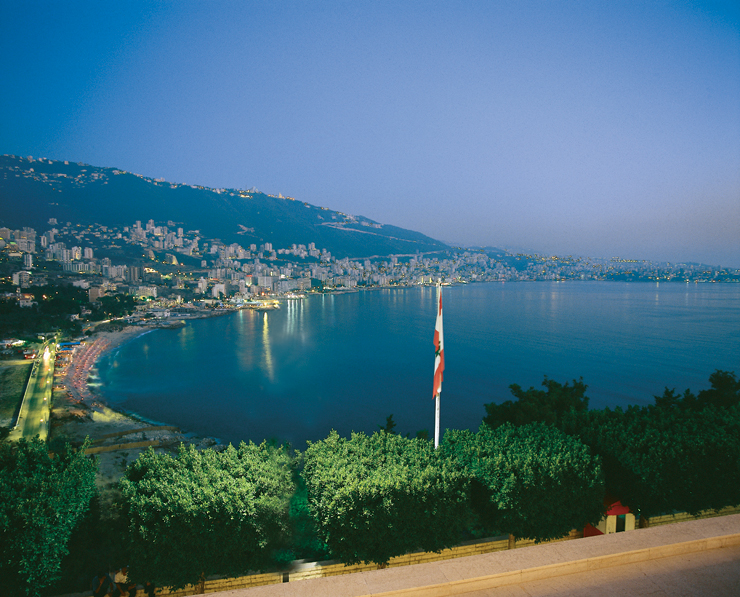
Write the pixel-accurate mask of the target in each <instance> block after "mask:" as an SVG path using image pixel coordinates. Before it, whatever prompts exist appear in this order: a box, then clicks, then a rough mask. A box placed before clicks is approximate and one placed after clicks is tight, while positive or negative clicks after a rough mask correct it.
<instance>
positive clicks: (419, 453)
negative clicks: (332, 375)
mask: <svg viewBox="0 0 740 597" xmlns="http://www.w3.org/2000/svg"><path fill="white" fill-rule="evenodd" d="M303 459H304V468H303V478H304V479H305V481H306V487H307V489H308V504H309V509H310V511H311V514H312V516H313V517H314V519H315V521H316V525H317V528H318V533H319V537H320V539H321V540H323V541H324V542H325V543H326V544H327V546H328V547H329V550H330V551H331V553H332V555H333V556H334V557H336V558H338V559H340V560H341V561H342V562H344V563H345V564H354V563H358V562H365V563H369V562H375V563H377V564H381V565H382V564H385V563H387V562H388V560H389V559H390V558H392V557H394V556H399V555H403V554H405V553H408V552H410V551H414V550H418V549H423V550H426V551H440V550H442V549H443V548H445V547H449V546H450V545H454V544H455V543H457V542H458V541H459V540H460V536H461V532H462V530H463V529H464V526H465V523H466V521H467V512H468V510H467V494H466V491H467V485H468V481H467V479H466V478H465V476H464V475H463V474H462V473H461V472H460V471H459V470H457V469H456V468H455V467H454V466H453V465H452V463H450V462H449V461H447V460H446V459H445V458H443V457H442V456H441V454H440V453H439V452H438V451H435V450H434V448H433V447H432V445H431V444H430V443H429V442H427V441H423V440H417V439H409V438H405V437H401V436H399V435H396V434H390V433H386V432H385V431H378V432H376V433H374V434H373V435H372V436H370V437H368V436H366V435H365V434H364V433H353V434H352V436H351V438H350V439H345V438H342V437H339V435H338V434H337V432H336V431H332V432H331V433H330V434H329V436H328V437H327V438H326V439H324V440H321V441H318V442H315V443H312V442H309V445H308V448H307V449H306V452H305V453H304V455H303Z"/></svg>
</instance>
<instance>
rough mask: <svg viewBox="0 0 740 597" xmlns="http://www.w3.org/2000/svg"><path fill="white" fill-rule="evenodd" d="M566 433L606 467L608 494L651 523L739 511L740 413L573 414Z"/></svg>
mask: <svg viewBox="0 0 740 597" xmlns="http://www.w3.org/2000/svg"><path fill="white" fill-rule="evenodd" d="M564 430H565V431H566V432H568V433H572V434H574V435H577V436H578V437H579V438H580V439H581V440H582V441H583V442H584V443H586V444H588V445H589V446H591V448H592V450H593V451H594V452H596V453H597V454H599V455H600V456H601V457H602V458H603V461H604V470H605V473H606V479H607V488H608V490H609V492H610V493H611V494H613V495H615V496H617V497H619V499H620V500H621V501H622V503H623V504H625V505H627V506H629V507H630V508H631V509H632V510H633V511H635V512H638V513H641V514H643V515H645V516H653V515H656V514H664V513H667V512H673V511H681V512H689V513H691V514H698V513H699V512H700V511H702V510H708V509H715V510H718V509H721V508H724V507H726V506H736V505H738V504H740V406H734V407H731V408H717V407H714V406H708V407H705V408H703V409H701V410H693V409H689V410H687V409H681V408H665V407H661V406H650V407H643V408H640V407H636V406H632V407H629V408H628V409H627V410H625V411H622V410H621V409H619V408H617V409H615V410H611V409H608V408H606V409H604V410H595V411H589V412H588V413H579V414H577V415H576V414H574V415H573V416H572V417H571V418H570V419H568V420H566V421H565V423H564Z"/></svg>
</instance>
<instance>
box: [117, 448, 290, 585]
mask: <svg viewBox="0 0 740 597" xmlns="http://www.w3.org/2000/svg"><path fill="white" fill-rule="evenodd" d="M291 464H292V459H291V457H290V456H289V454H288V452H287V450H286V449H285V448H282V447H281V448H274V447H272V446H268V445H267V444H266V443H265V442H263V443H262V444H260V445H259V446H257V445H255V444H253V443H251V442H250V443H249V444H245V443H244V442H242V443H241V444H240V445H239V447H238V448H234V447H233V446H231V445H229V447H228V448H227V449H225V450H223V451H221V452H217V451H214V450H211V449H208V450H203V451H198V450H196V449H195V448H194V447H193V446H189V447H185V446H184V445H182V444H181V445H180V448H179V451H178V455H177V457H176V458H174V457H172V456H170V455H168V454H157V453H156V452H154V450H152V449H151V448H150V449H149V450H148V451H146V452H144V453H143V454H142V455H141V456H139V458H138V459H137V460H136V462H134V463H133V464H132V465H131V466H129V467H128V469H127V470H126V473H125V475H124V478H123V479H122V480H121V493H122V511H123V514H124V516H126V517H127V518H128V520H129V529H130V539H131V541H132V547H134V548H133V549H131V561H130V562H129V573H130V577H131V578H132V580H134V581H137V582H144V581H151V582H154V583H155V584H156V585H157V586H167V587H175V588H180V587H183V586H185V585H187V584H194V583H197V582H198V581H199V580H200V579H201V577H202V576H203V575H205V576H209V575H212V574H222V575H227V576H238V575H240V574H244V573H246V572H248V571H249V570H254V569H259V568H261V567H264V566H267V565H269V563H270V561H271V560H270V558H271V555H272V550H273V549H276V548H279V547H281V546H282V542H283V541H284V539H285V537H286V534H287V531H288V526H289V523H288V514H289V507H290V497H291V495H292V494H293V492H294V485H293V481H292V477H291Z"/></svg>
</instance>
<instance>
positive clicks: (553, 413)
mask: <svg viewBox="0 0 740 597" xmlns="http://www.w3.org/2000/svg"><path fill="white" fill-rule="evenodd" d="M542 385H543V386H545V387H546V388H547V391H546V392H545V391H543V390H536V389H535V388H529V389H528V390H526V391H524V390H522V388H521V386H518V385H517V384H512V385H510V386H509V387H510V388H511V393H512V394H513V395H514V396H515V397H516V399H517V400H516V402H513V401H511V400H507V401H506V402H504V403H502V404H495V403H490V404H485V405H484V406H485V408H486V413H487V414H486V416H485V417H484V419H483V422H484V423H485V424H486V425H488V426H489V427H491V428H492V429H495V428H496V427H499V426H500V425H503V424H504V423H513V424H514V425H526V424H527V423H534V422H535V421H539V422H542V423H547V424H549V425H555V426H558V425H559V423H560V421H561V420H562V418H563V416H564V415H565V414H566V413H568V412H570V410H571V409H572V410H576V411H578V412H583V411H586V410H587V409H588V397H587V396H586V389H587V388H588V386H587V385H585V384H584V383H583V378H581V379H580V380H578V381H576V380H575V379H574V380H573V385H572V386H571V385H568V382H566V383H565V385H562V384H559V383H558V382H556V381H554V380H552V379H548V378H547V377H545V379H544V381H543V382H542Z"/></svg>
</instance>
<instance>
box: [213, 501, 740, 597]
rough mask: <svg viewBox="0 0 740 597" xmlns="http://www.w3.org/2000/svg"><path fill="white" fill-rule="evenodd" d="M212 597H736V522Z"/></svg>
mask: <svg viewBox="0 0 740 597" xmlns="http://www.w3.org/2000/svg"><path fill="white" fill-rule="evenodd" d="M211 594H212V595H214V597H216V596H217V597H308V596H320V597H364V596H370V595H373V596H376V597H422V596H423V597H442V596H448V595H468V596H469V597H484V596H485V597H504V596H505V597H520V596H521V597H525V596H530V597H534V596H537V597H545V596H548V595H553V596H554V595H562V596H565V595H574V596H583V597H585V596H587V595H588V596H591V595H599V594H602V595H637V596H640V595H652V596H663V595H666V596H667V595H670V596H684V595H685V596H692V597H693V596H701V595H707V596H710V595H711V596H712V597H724V596H730V595H732V596H737V595H740V514H734V515H730V516H721V517H717V518H709V519H703V520H692V521H688V522H681V523H676V524H669V525H664V526H659V527H654V528H649V529H640V530H635V531H629V532H625V533H617V534H612V535H603V536H599V537H589V538H585V539H578V540H575V541H564V542H559V543H551V544H545V545H536V546H531V547H524V548H521V549H515V550H510V551H499V552H495V553H487V554H482V555H475V556H468V557H462V558H457V559H453V560H442V561H437V562H431V563H426V564H417V565H412V566H404V567H399V568H387V569H385V570H372V571H366V572H359V573H356V574H347V575H343V576H332V577H326V578H314V579H309V580H300V581H295V582H288V583H281V584H273V585H265V586H260V587H253V588H247V589H236V590H231V591H222V592H218V593H211Z"/></svg>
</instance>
